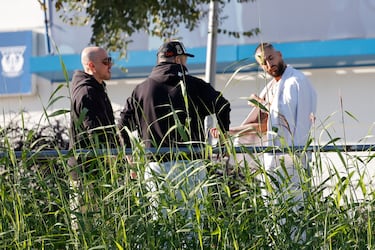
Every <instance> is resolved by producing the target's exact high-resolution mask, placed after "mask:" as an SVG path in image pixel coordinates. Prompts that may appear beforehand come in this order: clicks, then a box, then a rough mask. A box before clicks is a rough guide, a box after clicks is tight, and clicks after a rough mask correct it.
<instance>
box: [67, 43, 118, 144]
mask: <svg viewBox="0 0 375 250" xmlns="http://www.w3.org/2000/svg"><path fill="white" fill-rule="evenodd" d="M81 63H82V66H83V69H84V71H80V70H78V71H76V72H75V73H74V75H73V79H72V83H71V113H70V114H71V140H70V148H73V147H75V148H101V147H110V148H112V147H115V146H116V134H115V128H114V127H115V119H114V115H113V109H112V105H111V102H110V100H109V98H108V95H107V93H106V84H105V82H104V80H109V79H110V78H111V66H112V59H111V57H109V56H108V54H107V52H106V51H105V50H104V49H103V48H99V47H87V48H85V49H83V51H82V54H81Z"/></svg>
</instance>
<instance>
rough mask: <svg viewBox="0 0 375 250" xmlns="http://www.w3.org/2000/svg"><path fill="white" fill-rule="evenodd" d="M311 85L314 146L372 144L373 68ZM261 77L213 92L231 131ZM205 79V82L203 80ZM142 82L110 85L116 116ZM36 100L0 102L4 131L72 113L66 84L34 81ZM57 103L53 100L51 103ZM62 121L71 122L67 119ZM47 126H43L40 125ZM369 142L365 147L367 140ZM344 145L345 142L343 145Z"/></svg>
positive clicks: (320, 76)
mask: <svg viewBox="0 0 375 250" xmlns="http://www.w3.org/2000/svg"><path fill="white" fill-rule="evenodd" d="M303 72H304V73H305V74H306V75H307V76H308V77H309V78H310V80H311V82H312V83H313V85H314V86H315V88H316V90H317V93H318V111H317V121H316V140H317V142H318V143H324V142H326V141H329V140H330V137H329V136H328V134H327V132H329V133H330V134H331V137H332V138H335V137H340V138H343V139H345V141H346V142H347V143H359V142H360V143H365V142H367V143H374V142H375V139H374V137H373V134H374V122H375V114H374V113H373V112H372V107H374V106H375V98H374V97H373V93H374V92H375V85H374V76H375V67H355V68H337V69H333V68H332V69H330V68H328V69H312V70H308V71H303ZM261 75H263V74H259V75H258V74H257V73H256V72H250V73H240V74H238V75H237V76H236V77H234V78H233V79H232V80H231V81H230V82H228V81H229V79H230V78H231V75H229V74H218V75H217V76H216V84H215V88H216V89H217V90H220V91H222V92H223V94H224V96H225V97H226V98H227V99H228V100H229V101H230V102H231V106H232V113H231V121H232V125H238V124H240V123H241V121H242V120H243V119H244V118H245V117H246V115H247V113H248V112H249V110H250V108H249V106H248V105H247V100H246V97H248V96H249V95H250V94H251V93H259V92H260V90H261V89H262V88H263V86H265V84H266V79H263V78H262V77H261ZM200 77H202V78H203V76H200ZM141 81H142V79H121V80H112V81H108V94H109V96H110V98H111V100H112V103H113V108H114V110H115V113H116V116H118V115H119V112H120V110H121V109H122V107H123V105H124V103H125V100H126V98H127V97H129V96H130V94H131V91H132V90H133V88H134V87H135V85H136V84H138V83H140V82H141ZM61 84H63V85H64V87H62V88H61V89H60V90H59V92H58V93H57V94H56V96H55V98H56V97H57V96H62V98H61V99H60V100H58V101H57V102H55V103H53V105H50V106H49V103H50V101H49V99H50V95H51V94H52V93H53V92H54V91H55V89H56V88H58V86H59V85H61ZM36 88H37V90H36V94H35V95H30V96H19V97H2V98H0V103H1V105H0V107H1V112H2V113H3V114H4V115H3V120H2V121H1V123H0V124H1V125H3V124H5V123H6V121H9V120H10V119H11V118H13V117H15V116H16V115H15V113H17V112H20V111H21V110H25V111H27V112H28V113H29V114H30V115H31V119H32V121H30V123H29V124H32V123H33V122H34V123H35V122H38V121H39V120H40V117H41V115H42V113H41V110H42V108H43V107H44V108H48V111H50V112H52V111H53V110H57V109H69V107H70V106H69V92H68V89H67V85H66V83H53V84H50V83H49V81H47V80H45V79H42V78H39V79H37V81H36ZM52 99H54V98H52ZM59 119H62V120H65V122H68V119H69V118H68V117H60V118H59ZM42 121H43V120H42ZM365 137H369V138H367V139H366V140H365V141H361V140H362V139H363V138H365ZM343 142H344V141H343Z"/></svg>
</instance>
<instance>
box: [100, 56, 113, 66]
mask: <svg viewBox="0 0 375 250" xmlns="http://www.w3.org/2000/svg"><path fill="white" fill-rule="evenodd" d="M102 63H103V64H104V65H105V66H108V65H112V57H110V56H109V57H107V58H104V59H103V61H102Z"/></svg>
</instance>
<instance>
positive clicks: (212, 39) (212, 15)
mask: <svg viewBox="0 0 375 250" xmlns="http://www.w3.org/2000/svg"><path fill="white" fill-rule="evenodd" d="M217 15H218V2H217V1H215V0H211V2H210V10H209V16H208V36H207V53H206V73H205V80H206V82H209V83H210V84H211V85H212V86H213V87H215V77H216V47H217V25H218V17H217ZM214 123H215V122H214V117H213V116H212V115H211V116H207V117H206V119H205V128H206V131H208V130H209V129H210V128H212V127H214ZM207 136H208V141H209V143H210V144H215V143H216V142H215V140H214V139H213V138H212V137H211V136H210V134H209V133H208V135H207Z"/></svg>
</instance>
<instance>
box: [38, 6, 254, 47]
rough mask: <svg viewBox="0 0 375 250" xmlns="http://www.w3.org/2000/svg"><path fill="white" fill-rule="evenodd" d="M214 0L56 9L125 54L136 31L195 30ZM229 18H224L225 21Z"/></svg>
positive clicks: (236, 33)
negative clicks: (89, 26) (183, 28)
mask: <svg viewBox="0 0 375 250" xmlns="http://www.w3.org/2000/svg"><path fill="white" fill-rule="evenodd" d="M250 1H254V0H245V1H244V0H241V1H240V0H239V1H238V2H241V3H243V2H250ZM210 2H211V1H210V0H189V1H171V0H159V1H156V0H142V1H137V2H134V1H129V0H97V1H87V0H84V1H75V0H55V1H54V3H55V8H56V10H57V12H58V13H59V14H60V17H61V18H62V20H63V21H64V22H66V23H68V24H71V25H88V24H90V25H91V27H92V31H93V34H92V37H91V43H92V44H97V45H102V46H104V47H106V48H107V49H109V50H111V51H122V52H123V53H124V51H125V50H126V47H127V45H128V43H129V42H132V41H131V40H130V36H131V35H132V34H134V33H136V32H146V33H147V34H148V35H151V36H157V37H160V38H170V37H175V36H176V34H177V31H178V30H179V28H180V27H181V26H184V27H185V28H187V29H188V30H193V29H194V28H196V27H198V26H199V24H200V21H201V20H202V19H203V18H205V17H206V16H207V13H208V4H209V3H210ZM217 2H219V6H220V10H222V9H224V8H225V6H226V4H229V3H230V0H227V1H225V0H218V1H217ZM41 4H42V3H41ZM42 5H43V4H42ZM220 10H219V13H220V12H221V11H220ZM225 18H226V17H221V21H223V20H224V19H225ZM219 23H220V22H219ZM218 32H219V33H223V34H228V35H229V36H233V37H236V38H239V37H240V36H249V37H250V36H253V35H257V34H258V33H259V32H260V31H259V29H258V28H254V29H252V30H249V31H244V32H243V31H240V32H239V31H235V30H229V31H228V30H225V29H221V28H220V27H219V29H218Z"/></svg>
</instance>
